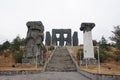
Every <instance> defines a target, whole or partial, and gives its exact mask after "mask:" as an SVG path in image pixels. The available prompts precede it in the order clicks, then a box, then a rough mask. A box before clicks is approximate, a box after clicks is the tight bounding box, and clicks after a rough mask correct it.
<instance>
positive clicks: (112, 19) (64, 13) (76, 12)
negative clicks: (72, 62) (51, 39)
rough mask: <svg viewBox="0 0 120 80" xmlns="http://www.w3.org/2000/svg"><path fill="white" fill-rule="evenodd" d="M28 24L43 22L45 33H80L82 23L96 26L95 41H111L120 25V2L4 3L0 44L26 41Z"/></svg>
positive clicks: (24, 0)
mask: <svg viewBox="0 0 120 80" xmlns="http://www.w3.org/2000/svg"><path fill="white" fill-rule="evenodd" d="M27 21H42V23H43V25H44V27H45V31H50V32H51V30H52V29H53V28H57V29H59V28H65V29H67V28H71V29H72V32H73V31H78V34H79V36H78V37H79V41H80V42H79V43H83V33H82V32H81V31H80V30H79V28H80V25H81V23H82V22H94V23H95V24H96V26H95V28H94V29H93V32H92V33H93V39H95V40H100V39H101V37H102V36H104V37H106V38H107V39H108V37H110V36H111V35H112V33H111V31H112V30H113V26H116V25H120V0H0V44H1V43H2V42H4V41H6V40H9V41H12V40H13V39H14V38H15V37H16V36H17V35H19V36H20V37H21V38H25V37H26V34H27V27H26V22H27Z"/></svg>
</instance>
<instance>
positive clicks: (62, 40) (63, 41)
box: [52, 29, 71, 46]
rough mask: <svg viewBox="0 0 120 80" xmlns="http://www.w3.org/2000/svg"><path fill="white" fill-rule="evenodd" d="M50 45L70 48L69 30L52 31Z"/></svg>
mask: <svg viewBox="0 0 120 80" xmlns="http://www.w3.org/2000/svg"><path fill="white" fill-rule="evenodd" d="M57 35H58V36H57ZM65 35H66V37H65ZM58 42H59V43H58ZM52 45H54V46H70V45H71V29H52Z"/></svg>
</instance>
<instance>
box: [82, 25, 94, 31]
mask: <svg viewBox="0 0 120 80" xmlns="http://www.w3.org/2000/svg"><path fill="white" fill-rule="evenodd" d="M94 27H95V24H94V23H82V24H81V27H80V30H81V31H85V30H87V29H89V30H92V28H94Z"/></svg>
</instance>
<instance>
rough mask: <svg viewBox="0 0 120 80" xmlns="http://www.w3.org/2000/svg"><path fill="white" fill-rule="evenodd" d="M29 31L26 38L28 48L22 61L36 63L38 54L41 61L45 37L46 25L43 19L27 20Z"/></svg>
mask: <svg viewBox="0 0 120 80" xmlns="http://www.w3.org/2000/svg"><path fill="white" fill-rule="evenodd" d="M26 25H27V27H28V32H27V38H26V48H25V53H24V54H23V59H22V63H31V64H35V63H36V54H37V57H38V63H40V60H41V56H42V50H41V46H42V45H43V43H42V42H43V39H44V34H43V31H44V26H43V24H42V22H41V21H30V22H27V24H26Z"/></svg>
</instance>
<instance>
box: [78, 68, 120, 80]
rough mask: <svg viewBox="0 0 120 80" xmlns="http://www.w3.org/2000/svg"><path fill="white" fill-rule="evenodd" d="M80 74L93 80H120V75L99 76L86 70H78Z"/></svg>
mask: <svg viewBox="0 0 120 80" xmlns="http://www.w3.org/2000/svg"><path fill="white" fill-rule="evenodd" d="M78 72H79V73H80V74H82V75H83V76H86V77H88V78H90V79H91V80H120V75H110V74H97V73H91V72H87V71H84V70H78Z"/></svg>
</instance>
